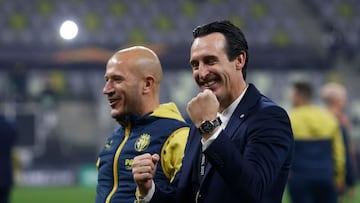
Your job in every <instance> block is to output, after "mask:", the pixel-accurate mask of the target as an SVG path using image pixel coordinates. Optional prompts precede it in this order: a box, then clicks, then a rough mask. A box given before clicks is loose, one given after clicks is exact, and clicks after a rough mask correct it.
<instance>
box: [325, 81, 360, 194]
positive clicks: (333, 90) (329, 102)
mask: <svg viewBox="0 0 360 203" xmlns="http://www.w3.org/2000/svg"><path fill="white" fill-rule="evenodd" d="M321 96H322V99H323V101H324V103H325V105H326V107H327V109H328V110H329V111H330V112H331V113H333V114H334V115H335V116H336V118H337V119H338V121H339V124H340V127H341V132H342V136H343V141H344V145H345V153H346V173H345V188H344V190H343V191H340V194H345V195H347V194H348V195H349V196H350V197H354V196H355V185H356V175H355V171H356V170H355V168H354V167H355V164H354V163H356V158H355V151H354V146H352V145H351V143H350V140H351V137H350V129H351V122H350V119H349V117H348V115H347V114H346V112H345V111H346V106H347V102H348V97H347V91H346V89H345V87H344V86H343V85H341V84H338V83H334V82H330V83H327V84H325V85H324V86H323V87H322V89H321Z"/></svg>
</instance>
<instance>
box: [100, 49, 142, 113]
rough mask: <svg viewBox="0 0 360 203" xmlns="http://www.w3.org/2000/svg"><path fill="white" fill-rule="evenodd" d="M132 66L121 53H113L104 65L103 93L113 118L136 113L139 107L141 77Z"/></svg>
mask: <svg viewBox="0 0 360 203" xmlns="http://www.w3.org/2000/svg"><path fill="white" fill-rule="evenodd" d="M132 66H134V64H132V62H131V60H125V58H124V57H123V56H122V55H114V56H113V57H112V58H111V59H110V60H109V62H108V64H107V66H106V72H105V81H106V83H105V86H104V88H103V93H104V94H106V95H107V99H108V104H109V106H110V107H111V116H112V117H113V118H118V117H122V116H124V115H125V114H127V113H133V114H136V113H138V112H139V109H140V107H141V84H142V83H141V82H142V78H140V77H139V76H138V74H136V71H134V68H132Z"/></svg>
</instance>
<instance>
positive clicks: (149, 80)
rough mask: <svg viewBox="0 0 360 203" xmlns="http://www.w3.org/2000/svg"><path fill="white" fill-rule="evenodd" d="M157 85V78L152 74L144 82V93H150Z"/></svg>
mask: <svg viewBox="0 0 360 203" xmlns="http://www.w3.org/2000/svg"><path fill="white" fill-rule="evenodd" d="M154 85H155V79H154V77H152V76H147V77H146V78H145V82H144V86H143V91H144V93H149V92H150V91H151V90H152V89H153V88H154Z"/></svg>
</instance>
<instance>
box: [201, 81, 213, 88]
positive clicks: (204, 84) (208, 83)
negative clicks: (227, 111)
mask: <svg viewBox="0 0 360 203" xmlns="http://www.w3.org/2000/svg"><path fill="white" fill-rule="evenodd" d="M215 83H216V81H215V80H212V81H208V82H204V83H203V86H204V87H211V86H212V85H214V84H215Z"/></svg>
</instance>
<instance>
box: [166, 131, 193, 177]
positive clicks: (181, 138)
mask: <svg viewBox="0 0 360 203" xmlns="http://www.w3.org/2000/svg"><path fill="white" fill-rule="evenodd" d="M189 130H190V129H189V128H188V127H183V128H179V129H178V130H177V131H175V132H173V133H172V134H171V135H170V136H169V137H168V139H167V140H166V142H165V144H164V146H163V148H162V150H161V165H162V167H163V170H164V173H165V176H166V177H167V178H168V179H170V181H173V179H174V177H175V175H176V173H177V171H178V170H179V169H180V167H181V162H182V159H183V157H184V150H185V145H186V140H187V137H188V135H189Z"/></svg>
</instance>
